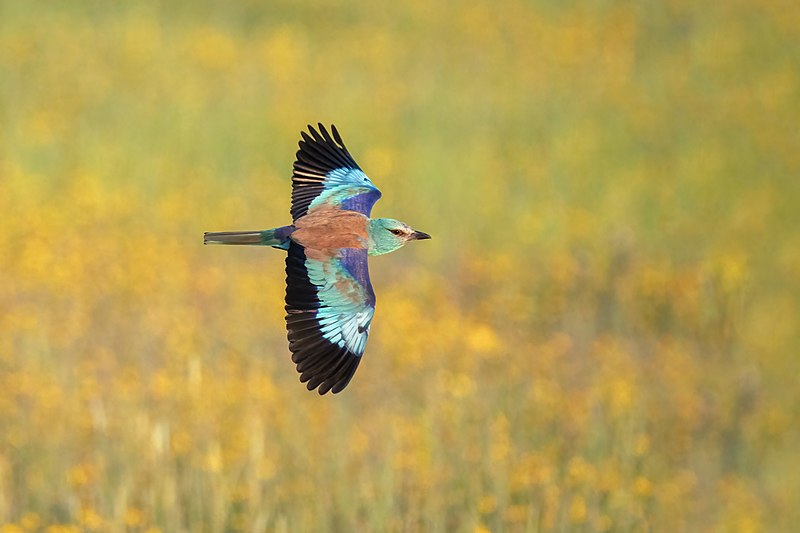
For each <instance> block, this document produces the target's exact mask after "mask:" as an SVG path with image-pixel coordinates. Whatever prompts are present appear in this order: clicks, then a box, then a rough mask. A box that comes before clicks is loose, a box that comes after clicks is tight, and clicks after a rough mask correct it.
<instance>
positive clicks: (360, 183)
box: [291, 124, 381, 220]
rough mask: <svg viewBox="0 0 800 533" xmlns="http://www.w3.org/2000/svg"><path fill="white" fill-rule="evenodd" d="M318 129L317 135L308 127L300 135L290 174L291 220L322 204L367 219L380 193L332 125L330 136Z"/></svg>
mask: <svg viewBox="0 0 800 533" xmlns="http://www.w3.org/2000/svg"><path fill="white" fill-rule="evenodd" d="M318 126H319V130H320V131H319V132H317V130H315V129H314V128H313V127H312V126H308V131H309V132H310V134H311V135H310V136H309V134H307V133H305V132H301V135H302V138H303V140H301V141H300V143H299V146H300V149H299V150H298V151H297V158H296V160H295V162H294V172H293V174H292V208H291V214H292V219H293V220H297V219H298V218H300V217H302V216H304V215H305V214H306V213H307V212H308V211H309V209H314V208H316V207H319V206H322V205H327V206H330V207H338V208H340V209H347V210H350V211H357V212H359V213H362V214H364V215H366V216H369V215H370V212H371V211H372V206H373V205H374V204H375V202H377V201H378V199H379V198H380V197H381V193H380V191H379V190H378V189H377V188H376V187H375V185H373V183H372V182H371V181H370V179H369V178H368V177H367V175H366V174H364V172H363V171H362V170H361V169H360V168H359V166H358V165H357V164H356V162H355V160H353V157H352V156H351V155H350V153H349V152H348V151H347V148H346V147H345V145H344V142H342V138H341V136H340V135H339V132H338V131H337V130H336V126H331V131H332V132H333V137H331V136H330V135H329V134H328V131H327V130H326V129H325V127H324V126H323V125H322V124H319V125H318Z"/></svg>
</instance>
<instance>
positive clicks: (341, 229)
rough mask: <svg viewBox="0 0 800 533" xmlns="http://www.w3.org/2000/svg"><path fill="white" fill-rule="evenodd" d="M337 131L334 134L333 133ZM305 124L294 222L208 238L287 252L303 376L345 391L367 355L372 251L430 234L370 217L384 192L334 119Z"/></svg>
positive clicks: (290, 324)
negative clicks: (325, 123) (360, 163)
mask: <svg viewBox="0 0 800 533" xmlns="http://www.w3.org/2000/svg"><path fill="white" fill-rule="evenodd" d="M331 134H332V135H331ZM331 134H329V133H328V131H327V130H326V129H325V127H324V126H323V125H322V124H319V131H317V130H315V129H314V128H313V127H312V126H309V127H308V133H306V132H301V136H302V140H301V141H300V149H299V150H298V151H297V156H296V160H295V162H294V171H293V173H292V207H291V210H290V213H291V215H292V221H293V222H292V224H291V225H289V226H282V227H280V228H273V229H268V230H262V231H221V232H213V233H212V232H209V233H206V234H205V235H204V239H203V241H204V243H205V244H239V245H255V246H272V247H273V248H278V249H281V250H285V251H286V252H287V255H286V328H287V330H288V337H289V350H290V351H291V352H292V361H293V362H294V364H295V365H296V367H297V371H298V372H299V373H300V381H301V382H303V383H306V386H307V388H308V390H314V389H317V388H318V391H319V393H320V394H325V393H327V392H328V391H333V393H334V394H335V393H338V392H341V391H342V390H343V389H344V388H345V387H346V386H347V384H348V383H350V380H351V379H352V377H353V374H354V373H355V371H356V368H358V364H359V363H360V362H361V357H362V356H363V355H364V348H365V346H366V344H367V336H368V335H369V326H370V324H371V323H372V317H373V315H374V314H375V293H374V292H373V290H372V284H371V283H370V280H369V269H368V262H367V258H368V256H371V255H383V254H387V253H389V252H393V251H395V250H397V249H398V248H401V247H402V246H403V245H405V244H406V243H407V242H409V241H416V240H421V239H430V238H431V237H430V235H428V234H427V233H423V232H421V231H416V230H414V229H413V228H411V227H410V226H408V225H407V224H404V223H403V222H400V221H399V220H394V219H391V218H370V212H371V211H372V206H373V205H374V204H375V202H377V201H378V199H379V198H380V197H381V192H380V191H379V190H378V189H377V188H376V187H375V185H373V184H372V181H370V179H369V178H368V177H367V175H366V174H364V172H363V171H362V170H361V168H359V166H358V165H357V164H356V162H355V160H353V157H352V156H351V155H350V153H349V152H348V151H347V148H346V147H345V145H344V142H342V138H341V136H340V135H339V132H338V131H337V130H336V127H335V126H331Z"/></svg>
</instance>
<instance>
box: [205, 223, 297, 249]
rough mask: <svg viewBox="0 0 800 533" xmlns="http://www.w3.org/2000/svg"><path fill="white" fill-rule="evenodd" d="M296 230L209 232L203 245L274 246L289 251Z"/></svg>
mask: <svg viewBox="0 0 800 533" xmlns="http://www.w3.org/2000/svg"><path fill="white" fill-rule="evenodd" d="M294 230H295V228H294V226H283V227H280V228H273V229H266V230H262V231H207V232H205V233H204V234H203V244H243V245H250V246H273V247H275V248H280V249H282V250H288V249H289V235H291V234H292V232H294Z"/></svg>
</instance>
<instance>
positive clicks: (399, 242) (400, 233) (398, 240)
mask: <svg viewBox="0 0 800 533" xmlns="http://www.w3.org/2000/svg"><path fill="white" fill-rule="evenodd" d="M430 238H431V236H430V235H428V234H427V233H423V232H421V231H417V230H415V229H414V228H412V227H411V226H409V225H408V224H404V223H403V222H400V221H399V220H395V219H393V218H374V219H372V220H370V221H369V255H382V254H388V253H389V252H393V251H395V250H397V249H398V248H400V247H402V246H403V245H404V244H405V243H407V242H408V241H420V240H423V239H430Z"/></svg>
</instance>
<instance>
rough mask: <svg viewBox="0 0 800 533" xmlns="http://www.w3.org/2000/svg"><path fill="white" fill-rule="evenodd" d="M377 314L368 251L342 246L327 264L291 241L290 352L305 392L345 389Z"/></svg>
mask: <svg viewBox="0 0 800 533" xmlns="http://www.w3.org/2000/svg"><path fill="white" fill-rule="evenodd" d="M374 313H375V293H374V292H373V291H372V285H371V284H370V281H369V271H368V270H367V251H366V250H363V249H356V248H342V249H340V250H338V252H337V254H336V255H334V256H333V257H331V258H330V259H327V260H325V261H319V260H316V259H309V258H308V257H306V254H305V250H304V248H303V247H302V246H301V245H299V244H297V243H295V242H292V243H291V244H290V245H289V254H288V255H287V258H286V327H287V329H288V331H289V350H291V352H292V361H293V362H294V363H295V364H296V365H297V371H298V372H300V381H301V382H303V383H306V382H308V384H307V387H308V390H314V389H316V388H317V387H319V393H320V394H325V393H326V392H328V391H329V390H333V392H334V394H335V393H337V392H340V391H341V390H342V389H344V388H345V387H346V386H347V384H348V383H349V382H350V379H351V378H352V377H353V374H354V373H355V371H356V368H358V364H359V362H360V361H361V356H362V355H363V354H364V347H365V345H366V343H367V336H368V335H369V325H370V322H371V321H372V315H373V314H374Z"/></svg>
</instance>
